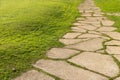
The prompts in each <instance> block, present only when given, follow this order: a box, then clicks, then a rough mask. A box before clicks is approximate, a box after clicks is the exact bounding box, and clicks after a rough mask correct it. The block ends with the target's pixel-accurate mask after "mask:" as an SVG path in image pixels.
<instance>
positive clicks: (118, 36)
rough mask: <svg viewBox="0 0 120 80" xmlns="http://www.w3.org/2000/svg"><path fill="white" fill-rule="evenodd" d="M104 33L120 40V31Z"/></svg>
mask: <svg viewBox="0 0 120 80" xmlns="http://www.w3.org/2000/svg"><path fill="white" fill-rule="evenodd" d="M102 33H104V34H105V35H108V36H110V37H111V38H113V39H116V40H120V33H119V32H102Z"/></svg>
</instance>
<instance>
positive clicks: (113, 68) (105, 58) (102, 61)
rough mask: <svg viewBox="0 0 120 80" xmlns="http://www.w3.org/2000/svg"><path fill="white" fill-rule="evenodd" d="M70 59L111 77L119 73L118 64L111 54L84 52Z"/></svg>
mask: <svg viewBox="0 0 120 80" xmlns="http://www.w3.org/2000/svg"><path fill="white" fill-rule="evenodd" d="M68 61H70V62H72V63H75V64H77V65H80V66H83V67H86V68H88V69H90V70H93V71H96V72H99V73H102V74H104V75H107V76H110V77H114V76H116V75H117V74H118V73H119V68H118V66H117V64H116V63H115V62H114V60H113V58H112V57H111V56H109V55H102V54H99V53H94V52H83V53H81V54H79V55H77V56H75V57H73V58H71V59H69V60H68Z"/></svg>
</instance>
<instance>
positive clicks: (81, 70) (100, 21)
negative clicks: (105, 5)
mask: <svg viewBox="0 0 120 80" xmlns="http://www.w3.org/2000/svg"><path fill="white" fill-rule="evenodd" d="M79 10H80V12H81V13H82V15H81V17H80V18H77V21H76V22H75V23H74V24H73V26H72V27H71V32H69V33H67V34H66V35H64V36H63V38H62V39H60V40H59V41H60V42H62V43H64V44H65V47H63V48H52V49H51V50H49V51H48V52H47V53H46V55H47V57H48V58H47V59H42V60H39V61H37V62H36V63H35V64H34V65H33V66H34V67H35V68H36V69H35V70H30V71H28V72H26V73H24V74H22V75H21V76H20V77H17V78H16V79H14V80H120V77H119V76H120V72H119V71H120V33H118V32H115V30H116V28H115V27H113V24H114V21H111V20H108V19H107V18H106V17H104V16H103V14H104V13H102V12H101V10H100V8H98V7H96V6H95V5H94V2H93V0H86V1H85V2H84V3H83V4H81V5H80V7H79ZM41 71H42V72H41Z"/></svg>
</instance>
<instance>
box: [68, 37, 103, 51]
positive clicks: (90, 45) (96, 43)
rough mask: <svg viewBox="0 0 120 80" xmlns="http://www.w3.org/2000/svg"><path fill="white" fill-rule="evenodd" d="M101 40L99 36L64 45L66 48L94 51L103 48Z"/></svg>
mask: <svg viewBox="0 0 120 80" xmlns="http://www.w3.org/2000/svg"><path fill="white" fill-rule="evenodd" d="M103 41H104V40H103V39H101V38H95V39H92V40H88V41H85V42H81V43H78V44H74V45H69V46H66V48H74V49H78V50H83V51H96V50H99V49H102V48H103V46H102V42H103Z"/></svg>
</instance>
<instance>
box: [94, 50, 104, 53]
mask: <svg viewBox="0 0 120 80" xmlns="http://www.w3.org/2000/svg"><path fill="white" fill-rule="evenodd" d="M96 52H97V53H105V51H104V50H98V51H96Z"/></svg>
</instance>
